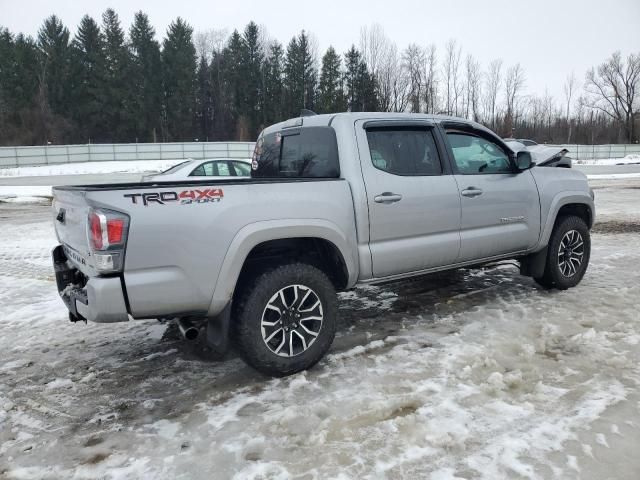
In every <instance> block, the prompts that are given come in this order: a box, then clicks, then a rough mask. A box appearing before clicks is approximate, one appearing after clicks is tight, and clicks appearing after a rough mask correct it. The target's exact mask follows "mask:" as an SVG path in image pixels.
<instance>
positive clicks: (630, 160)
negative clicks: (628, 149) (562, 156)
mask: <svg viewBox="0 0 640 480" xmlns="http://www.w3.org/2000/svg"><path fill="white" fill-rule="evenodd" d="M569 156H571V155H569ZM573 162H574V163H577V164H578V165H633V164H637V163H640V155H638V154H636V153H631V154H629V155H627V156H625V157H621V158H598V159H594V160H573Z"/></svg>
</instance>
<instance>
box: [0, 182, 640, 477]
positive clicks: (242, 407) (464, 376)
mask: <svg viewBox="0 0 640 480" xmlns="http://www.w3.org/2000/svg"><path fill="white" fill-rule="evenodd" d="M639 187H640V181H637V180H636V181H630V180H629V181H623V182H621V181H617V182H609V183H607V182H598V185H596V186H595V191H596V202H597V205H598V224H597V225H596V227H595V229H594V235H593V251H592V263H591V265H590V268H589V271H588V272H587V275H586V277H585V279H584V280H583V282H582V283H581V285H579V286H578V287H577V288H574V289H572V290H568V291H565V292H558V291H545V290H542V289H540V288H538V287H536V286H535V284H534V283H533V282H532V281H531V280H530V279H528V278H524V277H520V276H519V275H518V274H517V269H516V268H515V267H514V266H512V265H511V264H509V263H505V264H501V265H499V266H497V267H493V268H486V269H483V270H462V271H459V272H455V273H451V274H441V275H434V276H430V277H426V278H421V279H415V280H411V281H404V282H399V283H395V284H390V285H388V286H385V287H367V288H359V289H357V290H355V291H352V292H348V293H345V294H342V296H341V302H340V327H339V335H338V337H337V338H336V342H335V343H334V346H333V347H332V350H331V352H330V354H329V355H328V357H327V358H326V359H324V360H323V361H322V362H320V364H319V365H318V366H316V367H315V368H314V369H312V370H311V371H308V372H304V373H300V374H297V375H294V376H292V377H289V378H285V379H275V380H274V379H268V378H265V377H263V376H261V375H259V374H257V373H255V372H254V371H252V370H251V369H249V368H248V367H246V366H245V365H244V364H243V363H242V362H241V361H240V360H239V359H238V358H236V357H235V356H234V355H233V354H230V355H228V356H227V357H226V358H225V359H224V360H222V361H220V360H214V359H211V358H209V357H207V355H206V354H205V353H203V352H202V350H201V348H200V347H199V345H198V344H188V343H185V342H184V341H182V340H180V339H179V337H178V336H177V335H176V332H175V328H173V327H169V328H167V327H166V326H163V325H161V324H159V323H157V322H153V321H140V322H130V323H125V324H111V325H97V324H88V325H85V324H78V325H76V324H70V323H69V322H68V321H67V314H66V311H65V309H64V307H63V305H62V303H61V301H60V300H59V298H58V296H57V293H56V291H55V285H54V282H53V277H52V271H51V268H50V266H49V258H48V255H49V250H50V248H51V247H52V246H53V245H54V244H55V237H54V235H53V231H52V227H51V219H50V211H49V208H47V207H43V206H38V205H22V204H4V205H0V217H2V219H3V220H2V223H3V226H5V228H2V229H0V265H1V266H2V270H1V271H2V276H0V352H2V360H1V361H0V477H3V478H4V477H6V478H9V479H58V478H79V479H88V478H101V479H103V478H104V479H126V478H136V479H137V478H149V479H164V478H167V479H180V478H185V479H212V478H213V479H217V478H222V479H227V478H236V479H288V478H297V479H325V478H339V479H351V478H353V479H367V478H371V479H379V478H382V479H384V478H389V479H395V478H410V479H413V478H432V479H454V478H458V479H470V478H486V479H491V480H495V479H502V478H508V479H519V478H525V479H534V478H562V479H577V478H581V479H605V478H615V479H629V480H631V479H634V480H635V479H637V478H639V477H640V458H639V457H638V445H639V444H640V415H639V413H640V412H639V410H640V391H639V387H640V319H639V316H638V310H639V309H640V249H639V248H638V246H640V241H639V238H640V237H639V234H640V207H639V206H640V188H639Z"/></svg>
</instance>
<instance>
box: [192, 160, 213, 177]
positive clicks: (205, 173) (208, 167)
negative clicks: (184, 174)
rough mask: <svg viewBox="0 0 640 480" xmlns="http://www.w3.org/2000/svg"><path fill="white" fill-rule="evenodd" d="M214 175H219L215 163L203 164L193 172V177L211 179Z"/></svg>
mask: <svg viewBox="0 0 640 480" xmlns="http://www.w3.org/2000/svg"><path fill="white" fill-rule="evenodd" d="M214 175H217V169H216V165H215V163H214V162H207V163H203V164H202V165H200V166H199V167H198V168H196V169H195V170H194V171H193V172H191V176H192V177H211V176H214Z"/></svg>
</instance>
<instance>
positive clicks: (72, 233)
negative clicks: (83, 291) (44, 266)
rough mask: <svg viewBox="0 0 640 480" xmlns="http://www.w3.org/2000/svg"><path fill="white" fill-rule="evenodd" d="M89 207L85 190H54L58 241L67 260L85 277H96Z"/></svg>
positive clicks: (55, 224) (54, 213) (54, 214)
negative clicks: (91, 244)
mask: <svg viewBox="0 0 640 480" xmlns="http://www.w3.org/2000/svg"><path fill="white" fill-rule="evenodd" d="M88 214H89V205H88V204H87V202H86V192H84V191H83V190H59V189H57V188H55V187H54V189H53V216H54V220H53V223H54V226H55V230H56V235H57V236H58V240H59V241H60V243H61V244H62V245H63V247H64V251H65V253H66V255H67V258H68V259H69V261H70V262H71V263H73V264H74V265H75V266H76V267H77V268H78V269H79V270H80V271H81V272H82V273H84V274H85V275H90V276H92V275H95V270H94V268H93V259H92V256H91V251H90V249H89V241H88V236H87V224H88V223H87V222H88V220H87V219H88Z"/></svg>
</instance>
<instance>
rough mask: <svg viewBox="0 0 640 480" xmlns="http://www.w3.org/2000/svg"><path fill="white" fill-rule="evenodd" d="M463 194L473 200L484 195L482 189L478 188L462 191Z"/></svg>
mask: <svg viewBox="0 0 640 480" xmlns="http://www.w3.org/2000/svg"><path fill="white" fill-rule="evenodd" d="M461 193H462V195H463V196H465V197H469V198H473V197H477V196H478V195H482V189H481V188H477V187H468V188H467V189H466V190H462V192H461Z"/></svg>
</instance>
